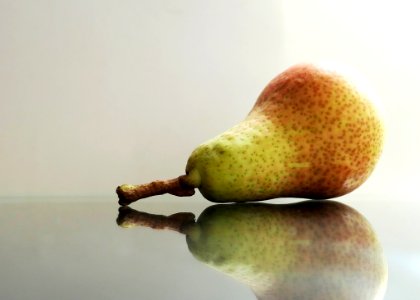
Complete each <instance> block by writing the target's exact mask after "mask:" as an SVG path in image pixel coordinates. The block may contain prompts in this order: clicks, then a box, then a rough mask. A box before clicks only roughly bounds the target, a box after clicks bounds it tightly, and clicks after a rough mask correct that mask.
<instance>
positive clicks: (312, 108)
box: [185, 65, 383, 202]
mask: <svg viewBox="0 0 420 300" xmlns="http://www.w3.org/2000/svg"><path fill="white" fill-rule="evenodd" d="M382 144H383V126H382V122H381V120H380V118H379V116H378V115H377V113H376V111H375V108H374V107H373V105H372V104H371V103H370V102H369V100H368V99H367V98H366V97H365V96H364V95H363V94H361V93H359V92H358V91H357V90H356V88H355V87H354V86H353V85H351V84H350V83H349V82H347V81H346V80H345V79H344V78H343V77H341V76H340V75H338V74H336V73H334V72H332V71H328V70H324V69H320V68H317V67H315V66H313V65H297V66H294V67H291V68H289V69H287V70H286V71H284V72H283V73H281V74H280V75H278V76H277V77H276V78H274V79H273V80H272V81H271V82H270V83H269V84H268V86H267V87H266V88H265V89H264V90H263V91H262V93H261V94H260V96H259V97H258V99H257V101H256V103H255V105H254V107H253V109H252V110H251V112H250V113H249V115H248V116H247V117H246V118H245V119H244V120H243V121H242V122H240V123H239V124H237V125H236V126H234V127H233V128H231V129H229V130H228V131H226V132H224V133H222V134H220V135H219V136H217V137H215V138H213V139H211V140H209V141H207V142H205V143H203V144H202V145H200V146H199V147H197V148H196V149H195V150H194V151H193V153H192V154H191V156H190V158H189V160H188V163H187V166H186V174H187V175H186V179H185V181H186V183H187V184H189V185H191V186H194V187H198V188H199V190H200V192H201V193H202V194H203V196H204V197H205V198H207V199H208V200H211V201H214V202H242V201H258V200H265V199H271V198H276V197H304V198H312V199H325V198H332V197H338V196H341V195H344V194H346V193H349V192H351V191H352V190H354V189H355V188H357V187H358V186H360V185H361V184H362V183H363V182H364V181H365V180H366V179H367V178H368V177H369V175H370V174H371V172H372V171H373V169H374V166H375V165H376V163H377V161H378V158H379V156H380V153H381V150H382Z"/></svg>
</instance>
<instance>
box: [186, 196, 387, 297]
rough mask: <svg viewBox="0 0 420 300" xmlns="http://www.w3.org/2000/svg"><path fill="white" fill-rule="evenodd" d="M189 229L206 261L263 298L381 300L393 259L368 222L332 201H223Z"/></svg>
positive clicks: (197, 251) (192, 248) (195, 249)
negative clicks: (388, 256) (288, 202)
mask: <svg viewBox="0 0 420 300" xmlns="http://www.w3.org/2000/svg"><path fill="white" fill-rule="evenodd" d="M186 233H187V243H188V247H189V249H190V252H191V253H192V254H193V255H194V256H195V257H196V258H197V259H198V260H199V261H201V262H203V263H205V264H206V265H208V266H210V267H213V268H215V269H217V270H219V271H221V272H223V273H226V274H228V275H230V276H232V277H233V278H235V279H237V280H239V281H241V282H243V283H245V284H246V285H248V286H250V287H251V288H252V290H253V291H254V293H255V294H256V296H257V297H258V299H277V300H279V299H299V300H305V299H311V300H317V299H319V300H329V299H331V300H337V299H340V300H346V299H349V300H350V299H351V300H354V299H358V300H363V299H366V300H368V299H369V300H372V299H375V300H379V299H383V296H384V293H385V289H386V282H387V264H386V261H385V257H384V255H383V252H382V248H381V245H380V242H379V241H378V239H377V237H376V234H375V232H374V231H373V229H372V227H371V225H370V224H369V223H368V221H367V220H366V219H365V218H364V217H363V216H362V215H361V214H360V213H358V212H357V211H356V210H354V209H352V208H350V207H348V206H346V205H344V204H341V203H338V202H334V201H329V200H326V201H315V200H314V201H306V202H301V203H297V204H285V205H270V204H262V203H247V204H233V205H226V204H219V205H214V206H211V207H209V208H208V209H206V210H205V211H204V212H203V213H202V214H201V215H200V217H199V218H198V220H197V222H196V224H195V225H192V226H191V227H190V228H189V229H188V230H186Z"/></svg>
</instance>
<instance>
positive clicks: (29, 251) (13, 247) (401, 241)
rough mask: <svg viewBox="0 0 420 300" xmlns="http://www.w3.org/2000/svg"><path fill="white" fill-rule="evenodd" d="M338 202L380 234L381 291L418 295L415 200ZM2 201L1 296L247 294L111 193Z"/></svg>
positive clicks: (154, 210) (170, 202)
mask: <svg viewBox="0 0 420 300" xmlns="http://www.w3.org/2000/svg"><path fill="white" fill-rule="evenodd" d="M284 201H285V200H279V199H276V200H272V201H269V203H284ZM289 201H290V199H289ZM294 201H296V200H294ZM337 201H342V202H344V203H346V204H347V205H349V206H351V207H353V208H355V209H356V210H357V211H359V212H360V213H361V214H362V215H364V216H365V217H366V218H367V219H368V220H369V222H370V223H371V225H372V226H373V228H374V229H375V231H376V233H377V235H378V237H379V239H380V241H381V244H382V246H383V249H384V252H385V255H386V258H387V261H388V266H389V280H388V285H387V292H386V296H385V299H388V300H391V299H404V300H410V299H413V300H414V299H419V295H420V285H419V284H418V283H419V282H420V235H419V234H418V230H419V228H420V227H419V225H420V221H419V220H418V219H419V217H418V216H419V207H420V205H419V204H417V203H416V200H415V199H408V198H407V199H401V198H399V199H398V198H396V197H391V196H388V197H385V196H381V197H379V196H369V195H360V194H354V195H348V196H345V197H342V198H339V199H337ZM210 205H213V204H212V203H211V202H208V201H205V200H204V199H202V198H201V197H200V196H194V197H193V198H182V199H181V198H176V197H173V196H170V195H168V196H159V197H155V198H153V199H152V198H151V199H144V200H142V201H141V202H140V201H139V202H136V203H133V204H132V205H131V207H132V208H134V209H136V210H139V211H143V212H148V213H151V214H159V215H171V214H174V213H177V212H192V213H193V214H194V215H195V216H196V217H198V216H199V215H200V213H201V212H202V211H203V210H204V209H205V208H206V207H208V206H210ZM0 207H1V209H0V299H7V300H15V299H16V300H17V299H31V300H37V299H62V300H65V299H80V300H83V299H119V300H131V299H255V296H254V294H253V293H252V291H251V290H250V289H249V288H248V287H247V286H245V285H243V284H242V283H240V282H238V281H236V280H234V279H233V278H231V277H229V276H227V275H225V274H223V273H221V272H219V271H217V270H214V269H212V268H209V267H208V266H206V265H205V264H203V263H201V262H199V261H197V260H196V259H195V258H194V257H193V255H192V254H191V253H190V252H189V250H188V247H187V244H186V240H185V237H184V236H183V235H182V234H180V233H178V232H174V231H170V230H160V231H158V230H154V229H150V228H146V227H136V228H130V229H126V228H122V227H119V226H118V225H117V223H116V219H117V217H118V213H119V212H118V208H119V206H118V204H117V203H116V200H115V198H111V197H110V198H93V197H90V198H89V197H78V198H3V199H0Z"/></svg>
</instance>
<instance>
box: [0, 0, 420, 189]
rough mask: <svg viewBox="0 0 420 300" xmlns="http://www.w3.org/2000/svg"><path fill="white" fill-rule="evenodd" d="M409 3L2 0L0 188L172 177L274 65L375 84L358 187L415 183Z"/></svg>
mask: <svg viewBox="0 0 420 300" xmlns="http://www.w3.org/2000/svg"><path fill="white" fill-rule="evenodd" d="M419 28H420V19H419V18H418V8H417V4H416V1H408V0H401V1H362V0H357V1H333V0H316V1H309V0H306V1H305V0H299V1H285V0H284V1H250V0H249V1H245V0H230V1H222V0H217V1H197V0H180V1H172V0H158V1H156V0H147V1H146V0H143V1H109V0H107V1H103V0H101V1H99V0H83V1H81V0H77V1H47V0H39V1H29V0H15V1H6V0H0V196H4V197H11V196H46V195H53V196H57V195H63V196H73V195H74V196H77V195H89V196H95V195H96V196H106V195H108V196H110V195H113V193H114V189H115V187H116V186H117V185H119V184H121V183H143V182H148V181H150V180H154V179H158V178H162V179H163V178H170V177H174V176H178V175H181V174H182V173H183V170H184V166H185V163H186V160H187V158H188V156H189V154H190V152H191V151H192V150H193V149H194V147H195V146H196V145H197V144H199V143H201V142H203V141H205V140H207V139H208V138H211V137H213V136H214V135H216V134H218V133H220V132H222V131H224V130H226V129H228V128H229V127H231V126H232V125H234V124H236V123H237V122H239V121H240V120H241V119H243V118H244V117H245V115H246V114H247V113H248V112H249V110H250V109H251V107H252V105H253V103H254V101H255V99H256V97H257V96H258V94H259V93H260V91H261V90H262V89H263V87H264V86H265V85H266V84H267V83H268V81H269V80H270V79H271V78H273V77H274V76H275V75H277V74H278V73H280V72H281V71H282V70H284V69H285V68H286V67H288V66H290V65H292V64H295V63H298V62H302V61H309V62H317V61H332V62H336V63H338V64H344V65H346V66H349V67H350V68H352V69H355V70H357V72H359V73H361V74H363V76H364V77H365V78H366V79H367V80H368V81H369V82H370V84H371V87H372V88H373V89H374V90H375V92H376V94H377V98H378V99H379V100H380V101H381V103H382V105H381V106H382V108H383V112H384V119H385V123H386V126H387V143H386V147H385V151H384V155H383V156H382V159H381V161H380V164H379V165H378V167H377V169H376V170H375V172H374V174H373V176H372V177H371V178H370V179H369V180H368V182H367V183H366V184H365V185H363V186H362V187H361V188H360V189H358V190H356V191H355V192H354V193H368V194H370V193H373V194H389V193H393V194H395V195H398V196H399V195H401V197H404V196H405V195H411V193H413V192H414V191H416V189H417V185H418V184H419V176H418V172H417V169H418V167H419V165H420V159H419V153H420V147H419V142H418V140H419V129H420V126H419V123H420V122H419V113H420V104H419V103H420V89H419V85H420V75H419V73H418V69H419V67H420V59H419V53H420V45H419V38H418V31H419Z"/></svg>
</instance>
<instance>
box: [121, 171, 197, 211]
mask: <svg viewBox="0 0 420 300" xmlns="http://www.w3.org/2000/svg"><path fill="white" fill-rule="evenodd" d="M185 178H186V175H182V176H179V177H177V178H173V179H168V180H156V181H153V182H150V183H146V184H140V185H131V184H123V185H120V186H119V187H117V190H116V192H117V195H118V198H119V201H118V203H119V204H120V205H122V206H125V205H129V204H130V203H133V202H134V201H137V200H139V199H142V198H146V197H151V196H155V195H162V194H166V193H169V194H172V195H175V196H179V197H188V196H192V195H194V193H195V191H194V187H193V186H190V185H188V184H187V183H186V180H185Z"/></svg>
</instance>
